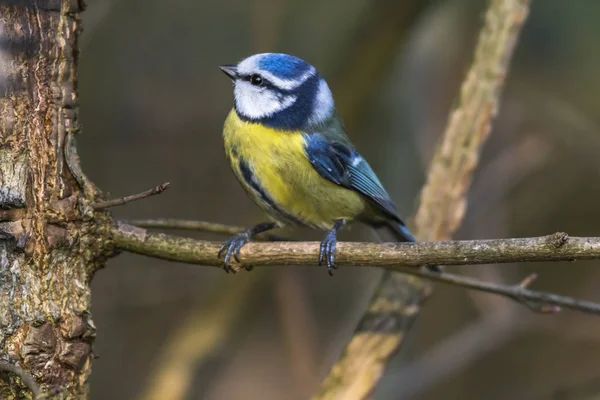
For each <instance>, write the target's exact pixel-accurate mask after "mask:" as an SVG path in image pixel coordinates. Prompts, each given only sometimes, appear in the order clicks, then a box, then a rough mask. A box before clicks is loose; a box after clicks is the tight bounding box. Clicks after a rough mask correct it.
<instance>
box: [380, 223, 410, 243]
mask: <svg viewBox="0 0 600 400" xmlns="http://www.w3.org/2000/svg"><path fill="white" fill-rule="evenodd" d="M385 230H386V231H388V232H389V233H391V234H392V236H393V237H394V239H396V241H398V242H416V241H417V239H415V237H414V236H413V234H412V233H410V231H409V230H408V228H407V227H406V225H404V224H402V223H399V222H396V221H387V222H386V224H385Z"/></svg>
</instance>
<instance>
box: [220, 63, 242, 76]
mask: <svg viewBox="0 0 600 400" xmlns="http://www.w3.org/2000/svg"><path fill="white" fill-rule="evenodd" d="M219 68H221V71H223V72H224V73H225V75H227V76H228V77H230V78H231V79H232V80H236V79H237V77H238V72H237V67H236V66H235V65H219Z"/></svg>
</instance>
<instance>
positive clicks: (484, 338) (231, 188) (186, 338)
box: [79, 0, 600, 400]
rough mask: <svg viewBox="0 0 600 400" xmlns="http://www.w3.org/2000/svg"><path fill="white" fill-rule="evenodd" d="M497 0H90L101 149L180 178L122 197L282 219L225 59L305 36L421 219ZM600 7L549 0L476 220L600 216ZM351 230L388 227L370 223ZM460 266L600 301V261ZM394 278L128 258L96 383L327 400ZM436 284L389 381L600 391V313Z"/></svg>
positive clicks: (488, 156)
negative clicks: (247, 175) (358, 331)
mask: <svg viewBox="0 0 600 400" xmlns="http://www.w3.org/2000/svg"><path fill="white" fill-rule="evenodd" d="M485 4H486V2H485V1H483V0H403V1H398V0H377V1H374V0H335V1H334V0H330V1H320V0H221V1H217V0H171V1H160V0H88V9H87V10H86V11H85V12H84V13H83V20H84V33H83V36H82V38H81V42H80V44H81V50H82V52H81V59H80V61H81V62H80V75H79V76H80V79H79V82H80V96H81V122H82V123H83V127H84V133H85V134H84V135H83V136H82V137H81V138H80V139H79V146H80V154H81V158H82V161H83V167H84V169H85V171H86V172H87V174H88V175H89V177H90V178H91V179H92V180H93V181H94V182H95V183H96V184H97V185H98V186H99V187H101V188H103V189H104V190H107V191H110V192H111V193H112V194H113V195H118V196H120V195H126V194H131V193H136V192H139V191H142V190H146V189H148V188H150V187H153V186H155V185H157V184H159V183H161V182H164V181H170V182H171V185H172V186H171V189H169V191H168V192H166V193H165V194H163V195H160V196H156V197H152V198H151V199H148V200H145V201H142V202H139V203H135V205H134V206H127V207H123V208H119V209H115V210H114V213H115V215H116V216H117V217H119V218H146V217H176V218H188V219H197V220H207V221H212V222H221V223H228V224H236V225H251V224H253V223H256V222H259V221H261V220H262V219H263V216H262V215H261V214H260V212H259V210H258V208H257V207H255V206H254V205H253V204H252V203H251V201H250V200H249V199H247V198H246V196H245V194H244V193H243V191H242V190H241V188H240V186H239V184H238V183H237V182H236V180H235V178H234V177H233V174H232V173H231V172H230V170H229V167H228V165H227V164H226V162H225V158H224V155H223V150H222V143H221V128H222V124H223V121H224V118H225V116H226V114H227V112H228V111H229V109H230V108H231V106H232V93H231V92H232V90H231V84H230V82H229V81H228V79H227V78H226V77H225V76H223V74H222V73H221V72H220V71H219V69H218V68H217V65H219V64H224V63H234V62H236V61H239V60H240V59H242V58H245V57H246V56H248V55H250V54H252V53H257V52H267V51H268V52H271V51H278V52H286V53H291V54H294V55H297V56H300V57H302V58H305V59H306V60H308V61H309V62H311V63H312V64H314V65H315V66H316V67H317V68H318V69H319V70H320V71H321V73H322V74H323V75H324V76H325V77H326V79H327V80H328V82H329V83H330V86H331V88H332V90H333V92H334V95H335V97H336V101H337V105H338V109H339V110H340V112H341V114H342V116H343V117H344V118H345V121H346V124H347V128H348V131H349V134H350V137H351V138H352V139H353V140H354V142H355V143H356V145H357V146H358V148H359V149H360V150H361V152H362V153H363V154H364V155H365V156H366V158H367V159H369V160H370V163H371V165H372V166H373V167H374V169H375V170H376V171H377V172H378V175H379V176H380V178H381V179H382V181H383V183H384V185H385V186H386V187H387V188H388V191H389V192H390V194H391V195H392V198H394V200H395V201H396V203H397V205H398V208H399V209H400V210H401V212H402V214H404V215H406V216H407V217H408V216H410V215H411V214H412V213H413V211H414V210H415V207H416V204H417V198H418V193H419V189H420V187H421V185H422V184H423V181H424V176H425V172H426V168H427V164H428V160H429V159H430V157H431V155H432V151H433V149H434V146H435V143H436V141H437V139H438V137H439V135H440V134H441V132H442V131H443V128H444V126H445V123H446V118H447V115H448V111H449V109H450V107H451V105H452V104H453V100H454V99H455V97H456V94H457V90H458V88H459V85H460V82H461V80H462V77H463V74H464V72H465V71H466V69H467V68H468V66H469V62H470V58H471V55H472V50H473V45H474V43H475V40H476V35H477V32H478V28H479V26H480V23H481V21H482V15H481V12H482V10H483V8H484V7H485ZM599 20H600V2H597V1H592V0H579V1H571V2H567V1H563V0H544V1H534V2H533V7H532V11H531V15H530V18H529V20H528V22H527V24H526V26H525V29H524V32H523V35H522V38H521V41H520V43H519V45H518V47H517V51H516V54H515V58H514V62H513V64H512V67H511V70H510V75H509V77H508V81H507V86H506V90H505V93H504V94H505V95H504V98H503V102H502V107H501V110H500V115H499V118H498V120H497V121H496V123H495V124H494V129H493V132H492V136H491V138H490V140H489V141H488V143H487V144H486V146H485V149H484V152H483V155H482V159H481V163H480V166H479V168H478V171H477V174H476V178H475V181H474V184H473V187H472V190H471V193H470V201H469V208H468V213H467V216H466V219H465V221H464V223H463V225H462V227H461V229H460V231H459V232H458V234H457V235H456V237H457V238H464V239H473V238H499V237H512V236H537V235H544V234H549V233H552V232H555V231H557V230H564V231H566V232H568V233H569V234H571V235H580V236H585V235H590V236H592V235H595V236H597V235H598V234H599V230H600V228H599V227H598V221H600V208H599V207H598V201H597V198H598V196H599V195H600V179H599V168H600V161H599V159H598V156H597V155H598V154H599V153H600V128H599V127H600V117H598V116H599V115H600V96H599V95H598V94H599V93H600V77H599V76H600V75H599V74H598V71H599V70H600V52H599V51H598V35H600V24H598V22H599ZM408 219H409V221H410V218H408ZM180 233H181V234H186V235H190V233H189V232H180ZM286 234H288V235H294V236H295V237H301V238H305V239H319V238H320V237H321V234H320V233H317V234H315V233H314V232H308V231H300V232H298V231H296V232H286ZM192 235H194V236H195V237H198V238H207V239H215V240H216V239H218V240H222V239H224V238H223V237H219V236H215V235H208V234H202V233H198V234H192ZM343 237H344V238H346V239H351V238H353V239H357V238H360V239H364V240H371V239H372V235H371V233H370V232H368V230H365V229H362V228H358V227H355V228H353V229H352V231H350V232H347V233H345V234H344V236H343ZM594 267H596V268H594ZM450 270H452V271H456V272H460V273H465V274H469V275H473V276H477V277H479V278H481V279H487V280H492V281H497V282H506V283H514V282H516V281H519V280H520V279H522V278H523V277H524V276H526V275H527V274H529V273H530V272H533V271H536V272H539V273H540V278H539V280H538V281H537V282H536V283H535V284H534V288H538V289H544V290H549V291H555V292H558V293H561V294H569V295H573V296H577V297H582V298H586V299H589V300H595V301H600V292H599V291H598V285H597V284H596V283H595V282H597V281H598V280H599V279H600V274H599V273H598V270H599V269H598V262H597V261H595V262H577V263H575V264H574V263H571V264H567V263H561V264H527V265H504V266H501V267H491V266H477V267H460V268H450ZM378 277H379V273H378V272H377V271H372V270H361V269H359V268H343V269H341V270H339V271H338V272H337V273H336V275H335V276H334V277H333V278H330V277H329V276H328V275H327V273H326V271H325V270H324V269H323V268H316V267H315V268H307V267H298V268H292V267H288V268H257V269H255V271H254V272H252V273H240V274H238V275H236V276H232V275H227V274H225V273H223V271H219V270H217V269H215V268H208V267H199V266H189V265H179V264H174V263H167V262H162V261H158V260H152V259H148V258H143V257H139V256H133V255H129V254H123V255H121V256H119V257H118V258H115V259H113V260H111V261H110V262H109V266H108V268H106V269H105V270H103V271H100V272H99V273H98V274H97V275H96V277H95V279H94V282H93V313H94V321H95V323H96V325H97V327H98V338H97V340H96V344H95V348H94V350H95V352H96V353H97V355H98V357H99V358H98V359H97V360H96V361H95V362H94V367H93V374H92V379H91V385H92V398H93V399H94V400H104V399H115V400H121V399H137V400H151V399H175V400H177V399H186V400H189V399H211V400H229V399H242V398H243V399H266V400H270V399H291V400H295V399H298V400H301V399H307V398H308V396H309V395H310V393H312V392H313V391H314V389H315V388H316V387H317V385H318V384H319V381H320V380H321V379H322V378H323V376H324V375H325V374H326V373H327V371H328V368H329V367H330V365H331V364H332V362H333V361H334V360H335V359H336V357H337V356H338V355H339V352H340V351H341V349H342V348H343V345H344V344H345V342H346V341H347V340H348V338H349V337H350V335H351V334H352V330H353V328H354V326H355V324H356V323H357V321H358V319H359V317H360V315H361V313H362V311H363V310H364V307H365V303H366V301H367V300H368V298H369V295H370V291H371V290H372V288H373V284H374V283H375V282H376V281H377V279H378ZM435 289H436V290H435V292H434V294H433V296H432V297H431V298H430V299H429V301H428V302H427V304H426V306H425V308H424V309H423V312H422V315H421V316H420V318H419V320H418V322H417V324H416V325H415V326H414V328H413V329H412V330H411V332H410V335H409V338H408V340H407V341H406V343H405V345H404V347H403V348H402V351H401V352H400V354H399V355H398V356H397V357H396V358H395V359H394V360H393V362H392V363H391V366H390V368H389V369H388V371H387V372H386V375H385V378H384V379H383V381H382V383H381V385H380V386H379V388H378V390H377V392H376V394H375V398H376V399H420V400H421V399H422V400H427V399H492V400H493V399H535V400H537V399H569V400H573V399H588V398H593V396H598V395H599V394H600V345H599V344H600V341H599V339H598V337H600V319H599V318H598V317H593V316H589V315H583V314H577V313H575V312H569V311H565V312H563V313H562V314H560V315H554V316H548V315H536V314H533V313H532V312H530V311H529V310H528V309H526V308H525V307H523V306H520V305H517V304H513V303H512V302H510V301H508V300H504V299H502V298H498V297H493V296H490V295H483V294H478V293H471V292H467V291H465V290H462V289H458V288H453V287H447V286H441V285H437V286H436V288H435Z"/></svg>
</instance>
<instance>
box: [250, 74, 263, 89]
mask: <svg viewBox="0 0 600 400" xmlns="http://www.w3.org/2000/svg"><path fill="white" fill-rule="evenodd" d="M250 83H251V84H253V85H254V86H260V85H262V84H263V78H262V76H260V75H258V74H254V75H252V76H251V77H250Z"/></svg>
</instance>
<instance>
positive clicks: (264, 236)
mask: <svg viewBox="0 0 600 400" xmlns="http://www.w3.org/2000/svg"><path fill="white" fill-rule="evenodd" d="M1 218H2V211H1V210H0V220H1ZM125 222H127V223H128V224H131V225H135V226H139V227H140V228H155V229H182V230H190V231H199V232H210V233H220V234H223V235H235V234H236V233H239V232H241V231H243V230H244V229H246V228H245V227H243V226H234V225H225V224H218V223H215V222H207V221H195V220H190V219H176V218H148V219H134V220H129V221H125ZM253 239H254V240H267V241H269V242H281V241H288V242H289V241H292V239H289V238H285V237H282V236H279V235H273V234H271V233H261V234H259V235H256V236H255V237H254V238H253Z"/></svg>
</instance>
